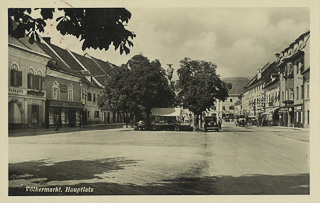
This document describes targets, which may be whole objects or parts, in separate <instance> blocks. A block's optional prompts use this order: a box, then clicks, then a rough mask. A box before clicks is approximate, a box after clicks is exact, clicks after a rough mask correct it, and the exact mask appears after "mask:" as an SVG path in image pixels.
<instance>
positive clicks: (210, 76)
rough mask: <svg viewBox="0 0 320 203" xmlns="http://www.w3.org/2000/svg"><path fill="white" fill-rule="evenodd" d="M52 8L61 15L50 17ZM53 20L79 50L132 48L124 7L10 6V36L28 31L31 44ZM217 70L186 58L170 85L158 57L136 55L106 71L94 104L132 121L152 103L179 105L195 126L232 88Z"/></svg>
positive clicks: (132, 36) (53, 12)
mask: <svg viewBox="0 0 320 203" xmlns="http://www.w3.org/2000/svg"><path fill="white" fill-rule="evenodd" d="M56 10H59V11H60V12H59V13H60V15H61V16H57V15H54V14H55V12H56ZM33 12H39V14H40V15H33ZM35 16H38V17H35ZM53 18H55V20H56V22H57V26H56V29H57V30H58V31H59V32H60V33H61V34H62V35H72V36H75V37H76V38H78V39H79V40H80V41H82V49H83V50H85V49H86V48H94V49H98V48H99V49H105V50H108V49H109V47H110V45H113V46H114V48H115V49H116V50H117V49H119V50H120V54H122V53H126V54H128V53H129V52H130V50H129V47H132V46H133V43H132V42H131V41H130V39H131V40H132V39H133V38H134V37H136V35H135V34H134V33H133V32H132V31H129V30H127V29H126V28H125V26H126V24H127V23H128V22H129V20H130V18H131V13H130V12H129V11H128V10H126V9H125V8H59V9H54V8H39V9H31V8H10V9H8V26H9V27H8V31H9V35H11V36H13V37H16V38H21V37H24V36H25V35H27V36H28V37H29V42H30V43H31V44H33V43H34V42H35V41H39V42H40V41H41V40H40V34H41V33H44V29H45V27H46V26H47V23H46V22H45V21H46V20H48V19H53ZM216 69H217V66H216V64H214V63H211V62H206V61H200V60H191V59H189V58H185V59H183V60H181V61H180V68H179V69H178V71H177V73H178V76H179V80H178V81H177V83H171V82H170V83H169V82H168V78H169V79H170V80H171V75H168V76H167V75H166V73H165V71H164V69H163V68H162V67H161V63H160V61H159V60H154V61H151V62H150V61H149V59H148V58H147V57H145V56H143V55H141V54H140V55H136V56H134V57H132V58H131V59H130V60H129V61H128V62H127V63H126V64H123V65H122V66H121V67H118V68H116V69H114V70H113V73H110V74H112V77H110V79H109V80H108V81H106V84H105V87H106V89H105V95H104V96H103V97H101V98H99V104H100V106H101V107H103V108H107V109H108V110H110V111H117V112H125V113H129V115H131V116H135V117H136V118H137V119H142V115H145V116H146V121H147V123H148V122H149V116H150V114H151V109H152V108H154V107H173V106H182V107H184V108H186V109H189V110H190V111H191V112H193V113H194V115H195V118H196V119H195V126H196V128H197V126H198V122H197V121H198V119H199V116H200V115H202V112H203V111H206V110H208V109H210V108H211V107H212V106H213V105H214V101H215V100H216V99H218V100H222V101H224V100H225V99H226V98H227V97H228V91H229V90H230V89H231V88H232V86H231V84H226V83H224V82H223V81H221V80H220V76H219V75H218V74H217V73H216ZM173 84H175V85H173ZM131 120H132V117H131Z"/></svg>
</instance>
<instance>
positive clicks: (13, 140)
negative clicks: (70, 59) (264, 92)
mask: <svg viewBox="0 0 320 203" xmlns="http://www.w3.org/2000/svg"><path fill="white" fill-rule="evenodd" d="M308 134H309V133H308V132H307V131H302V130H293V129H289V130H288V129H280V128H279V129H278V128H277V129H276V128H274V129H273V128H269V127H264V128H257V127H237V126H235V125H234V124H233V123H224V124H223V126H222V130H221V131H220V132H166V131H159V132H147V131H133V130H132V129H126V128H122V129H113V130H94V131H80V132H71V133H70V132H69V133H60V134H47V135H41V136H24V137H10V138H9V187H10V188H9V194H10V195H75V194H76V192H78V193H77V194H78V195H79V194H83V195H99V194H103V195H109V194H117V195H121V194H134V195H135V194H137V195H149V194H159V195H162V194H212V195H214V194H219V195H221V194H223V195H225V194H226V195H229V194H232V195H237V194H309V142H308V139H305V138H306V137H308ZM26 187H28V190H29V191H28V192H27V191H26ZM29 187H35V188H33V191H32V192H30V190H32V189H30V188H29ZM36 187H37V189H38V190H41V188H43V187H46V188H53V187H58V188H59V187H61V190H60V191H58V192H53V191H52V189H51V191H50V192H44V191H45V190H46V189H43V190H44V191H42V192H37V189H36ZM81 187H82V191H80V190H81ZM72 188H80V189H75V190H72ZM92 189H93V190H92Z"/></svg>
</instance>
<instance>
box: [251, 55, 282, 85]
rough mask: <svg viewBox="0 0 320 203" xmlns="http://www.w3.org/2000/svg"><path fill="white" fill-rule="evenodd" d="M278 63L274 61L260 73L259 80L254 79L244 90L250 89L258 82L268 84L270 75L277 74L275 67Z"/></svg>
mask: <svg viewBox="0 0 320 203" xmlns="http://www.w3.org/2000/svg"><path fill="white" fill-rule="evenodd" d="M278 63H279V62H276V61H274V62H273V63H271V64H270V65H269V66H267V67H266V68H265V69H264V71H263V72H262V73H261V78H259V79H258V78H256V79H255V80H254V81H253V82H252V83H250V84H249V85H248V86H246V88H249V87H252V86H254V85H255V84H257V83H259V82H269V81H271V73H277V71H276V66H277V65H278Z"/></svg>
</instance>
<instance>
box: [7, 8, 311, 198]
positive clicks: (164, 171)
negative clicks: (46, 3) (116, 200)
mask: <svg viewBox="0 0 320 203" xmlns="http://www.w3.org/2000/svg"><path fill="white" fill-rule="evenodd" d="M60 3H61V2H60ZM62 3H63V2H62ZM7 11H8V69H7V74H8V84H7V85H8V87H7V88H8V95H7V97H8V106H7V107H8V109H7V112H8V116H7V117H8V125H7V128H8V135H7V140H8V174H7V177H8V178H7V179H8V182H7V186H8V196H9V197H22V196H93V197H95V196H108V197H109V196H112V197H113V196H115V197H116V196H128V195H129V196H154V195H156V196H177V195H178V196H185V195H199V196H210V197H211V196H214V197H215V196H224V195H226V196H231V197H233V196H237V195H240V196H247V195H248V196H257V195H261V196H265V195H266V196H268V197H270V196H274V195H275V196H287V195H289V196H290V195H295V196H298V197H301V196H309V195H312V191H314V190H313V188H312V184H313V183H314V182H313V181H314V180H315V179H312V178H311V177H316V175H314V173H311V172H312V171H313V170H312V167H311V166H312V165H313V164H314V163H312V162H311V158H312V156H313V154H312V153H311V151H312V150H314V149H315V148H313V147H312V144H313V143H312V140H313V139H314V137H312V136H314V134H311V133H310V132H316V131H313V130H312V127H313V126H312V124H313V122H312V119H311V118H312V115H315V114H316V112H314V111H313V109H314V108H312V102H313V100H312V101H311V99H313V98H314V96H315V95H317V94H313V93H312V91H311V90H312V87H311V86H312V85H311V84H312V82H311V78H312V77H315V76H314V75H313V76H312V74H313V73H312V74H311V64H315V63H314V62H313V61H312V56H313V55H312V54H313V53H312V52H311V50H312V49H311V48H312V47H313V46H314V45H313V44H312V40H313V31H312V29H311V25H310V12H311V11H310V9H309V8H308V7H221V8H220V7H212V8H211V7H201V8H200V7H190V8H189V7H186V8H184V7H170V8H162V7H159V8H157V7H156V8H154V7H152V8H145V7H141V8H137V7H126V8H122V7H107V6H106V7H97V8H92V7H72V6H70V7H68V8H65V7H64V8H63V7H61V8H28V7H26V8H18V7H17V8H14V7H12V8H8V9H7ZM311 14H312V13H311ZM312 71H313V70H312ZM316 73H317V72H316ZM315 127H316V126H315ZM310 157H311V158H310ZM313 158H315V157H314V156H313Z"/></svg>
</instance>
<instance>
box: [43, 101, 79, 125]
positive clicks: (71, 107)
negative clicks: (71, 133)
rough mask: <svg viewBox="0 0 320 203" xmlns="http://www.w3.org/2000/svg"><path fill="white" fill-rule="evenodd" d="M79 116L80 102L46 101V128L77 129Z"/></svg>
mask: <svg viewBox="0 0 320 203" xmlns="http://www.w3.org/2000/svg"><path fill="white" fill-rule="evenodd" d="M81 114H82V104H81V102H70V101H56V100H47V104H46V124H47V126H46V127H47V128H50V127H57V126H58V125H59V126H60V127H79V126H81V123H82V119H81Z"/></svg>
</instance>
